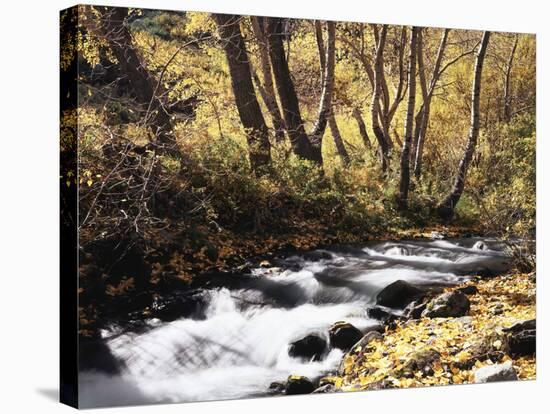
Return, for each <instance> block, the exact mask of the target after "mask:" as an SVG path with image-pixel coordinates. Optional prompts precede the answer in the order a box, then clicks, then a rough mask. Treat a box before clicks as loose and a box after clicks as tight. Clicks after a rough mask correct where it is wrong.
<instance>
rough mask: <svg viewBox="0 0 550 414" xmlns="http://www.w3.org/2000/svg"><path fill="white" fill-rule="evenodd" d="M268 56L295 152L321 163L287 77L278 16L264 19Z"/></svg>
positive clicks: (319, 150) (292, 84)
mask: <svg viewBox="0 0 550 414" xmlns="http://www.w3.org/2000/svg"><path fill="white" fill-rule="evenodd" d="M265 20H266V32H267V41H268V45H269V57H270V60H271V67H272V69H273V77H274V79H275V85H276V87H277V93H278V94H279V101H280V102H281V107H282V110H283V117H284V120H285V125H286V128H287V133H288V136H289V138H290V143H291V146H292V150H293V151H294V153H295V154H296V155H297V156H299V157H301V158H304V159H307V160H310V161H313V162H315V163H316V164H319V165H321V164H322V157H321V148H320V147H318V146H315V145H312V143H311V142H310V140H309V138H308V136H307V133H306V131H305V128H304V122H303V120H302V115H301V112H300V105H299V102H298V97H297V95H296V90H295V89H294V82H293V81H292V78H291V76H290V70H289V68H288V62H287V58H286V55H285V49H284V47H283V36H284V35H283V31H282V29H283V27H282V20H281V19H279V18H271V17H268V18H265Z"/></svg>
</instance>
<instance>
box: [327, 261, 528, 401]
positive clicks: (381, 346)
mask: <svg viewBox="0 0 550 414" xmlns="http://www.w3.org/2000/svg"><path fill="white" fill-rule="evenodd" d="M470 285H473V286H475V287H476V288H477V289H474V291H476V293H475V294H472V295H470V296H469V299H470V303H471V308H470V312H469V316H464V317H458V318H452V317H449V318H425V317H423V318H420V319H411V320H408V321H400V322H397V323H396V324H395V326H393V327H391V328H386V332H385V334H383V335H382V336H381V337H378V338H375V339H373V340H372V341H370V342H368V344H367V345H366V346H364V347H361V346H356V347H355V348H354V349H352V350H351V351H350V352H348V353H347V354H346V356H345V357H344V359H343V361H342V366H341V371H340V373H339V375H337V376H334V377H327V378H325V379H324V380H323V381H324V382H327V383H332V384H333V385H334V386H335V389H336V390H337V391H360V390H368V389H381V388H409V387H422V386H433V385H447V384H467V383H473V382H476V371H477V370H478V369H480V368H483V367H486V366H489V365H497V364H503V363H506V362H507V361H511V363H512V366H513V369H514V370H515V372H516V375H517V379H519V380H532V379H535V377H536V358H535V354H534V353H532V351H531V352H530V353H529V352H527V353H525V352H523V353H520V354H518V353H514V352H517V350H516V351H514V349H512V348H511V347H510V345H509V344H510V337H511V335H512V334H511V333H510V332H511V331H514V329H512V330H510V329H509V328H511V327H513V326H514V325H516V324H520V323H522V322H525V321H531V320H535V318H536V274H535V273H534V272H533V273H510V274H506V275H502V276H497V277H494V278H490V279H481V278H479V279H477V280H472V281H470V282H467V283H466V284H464V285H462V286H459V287H453V288H448V289H447V290H448V291H451V290H454V289H457V288H460V287H465V286H470ZM516 326H517V325H516ZM533 341H534V339H533ZM530 347H531V348H530V349H532V348H533V347H534V344H531V345H530ZM533 350H534V349H533Z"/></svg>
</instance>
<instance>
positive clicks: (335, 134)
mask: <svg viewBox="0 0 550 414" xmlns="http://www.w3.org/2000/svg"><path fill="white" fill-rule="evenodd" d="M328 125H329V128H330V133H331V135H332V138H333V139H334V144H335V145H336V151H337V152H338V155H339V156H340V158H341V159H342V163H343V164H344V166H347V165H349V163H350V158H349V153H348V151H347V150H346V146H345V145H344V140H343V139H342V135H341V134H340V129H339V128H338V124H337V123H336V118H335V117H334V114H333V113H331V114H330V115H329V117H328Z"/></svg>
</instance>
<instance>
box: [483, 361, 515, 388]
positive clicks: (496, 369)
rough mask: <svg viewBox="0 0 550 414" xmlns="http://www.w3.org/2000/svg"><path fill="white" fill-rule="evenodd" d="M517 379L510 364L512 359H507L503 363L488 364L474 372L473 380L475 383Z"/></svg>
mask: <svg viewBox="0 0 550 414" xmlns="http://www.w3.org/2000/svg"><path fill="white" fill-rule="evenodd" d="M517 379H518V376H517V373H516V370H515V369H514V367H513V366H512V361H507V362H505V363H504V364H497V365H488V366H486V367H483V368H479V369H477V370H476V371H475V372H474V381H475V382H476V383H485V382H496V381H515V380H517Z"/></svg>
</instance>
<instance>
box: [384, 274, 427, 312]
mask: <svg viewBox="0 0 550 414" xmlns="http://www.w3.org/2000/svg"><path fill="white" fill-rule="evenodd" d="M423 295H424V291H423V290H422V289H419V288H417V287H416V286H413V285H411V284H410V283H408V282H405V281H404V280H397V281H395V282H393V283H390V284H389V285H388V286H386V287H385V288H384V289H382V290H381V291H380V292H379V293H378V295H376V304H377V305H381V306H387V307H388V308H403V307H405V306H407V305H408V304H409V303H411V302H412V301H413V300H415V299H419V298H420V297H421V296H423Z"/></svg>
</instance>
